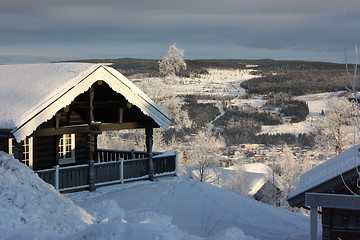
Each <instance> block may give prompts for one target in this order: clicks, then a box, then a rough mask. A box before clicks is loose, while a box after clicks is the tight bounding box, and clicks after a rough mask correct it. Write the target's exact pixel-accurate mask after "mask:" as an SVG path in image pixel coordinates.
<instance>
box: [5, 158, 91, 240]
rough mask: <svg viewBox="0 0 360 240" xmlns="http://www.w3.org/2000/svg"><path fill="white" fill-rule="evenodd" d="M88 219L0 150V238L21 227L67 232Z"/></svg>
mask: <svg viewBox="0 0 360 240" xmlns="http://www.w3.org/2000/svg"><path fill="white" fill-rule="evenodd" d="M92 222H93V218H92V216H90V215H89V214H87V213H86V212H85V211H84V210H83V209H81V208H79V207H78V206H76V205H75V204H74V203H73V202H72V201H70V200H69V199H67V198H66V197H64V196H63V195H61V194H59V193H58V192H57V191H55V190H54V188H53V187H52V186H50V185H48V184H47V183H45V182H43V181H42V180H41V179H40V178H39V177H38V176H37V175H36V174H35V173H34V172H33V171H32V170H31V169H30V168H29V167H27V166H26V165H24V164H22V163H20V162H19V161H18V160H16V159H14V157H13V156H12V155H8V154H6V153H4V152H0V239H3V238H5V237H7V236H10V235H12V234H14V233H17V232H21V231H22V232H26V234H28V233H27V232H41V233H44V234H45V233H49V234H60V235H61V234H69V233H74V232H77V231H79V230H82V229H84V228H85V227H86V226H88V224H91V223H92Z"/></svg>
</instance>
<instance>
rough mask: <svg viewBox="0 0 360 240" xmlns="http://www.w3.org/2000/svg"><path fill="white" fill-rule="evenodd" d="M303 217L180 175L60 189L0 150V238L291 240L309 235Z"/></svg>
mask: <svg viewBox="0 0 360 240" xmlns="http://www.w3.org/2000/svg"><path fill="white" fill-rule="evenodd" d="M69 198H70V199H71V200H70V199H69ZM74 203H75V204H74ZM79 206H80V207H79ZM84 209H85V210H86V211H85V210H84ZM308 223H309V219H308V218H307V217H305V216H302V215H299V214H295V213H291V212H287V211H285V210H281V209H278V208H275V207H272V206H269V205H266V204H263V203H260V202H257V201H255V200H252V199H249V198H245V197H241V196H240V195H238V194H235V193H231V192H229V191H226V190H224V189H220V188H216V187H214V186H212V185H209V184H204V183H200V182H197V181H194V180H191V179H184V178H179V177H173V178H162V179H160V180H159V181H156V182H149V181H141V182H134V183H128V184H123V185H114V186H109V187H104V188H99V189H97V190H96V191H95V192H91V193H90V192H79V193H72V194H67V195H65V196H64V195H61V194H59V193H57V192H56V191H55V190H54V188H53V187H51V186H49V185H48V184H46V183H44V182H42V181H41V180H40V179H39V177H38V176H37V175H36V174H34V173H33V172H32V171H31V170H30V169H29V168H28V167H26V166H25V165H23V164H21V163H19V162H18V161H17V160H16V159H14V158H13V157H12V156H10V155H8V154H5V153H3V152H1V153H0V239H16V240H35V239H36V240H65V239H72V240H84V239H92V240H102V239H107V240H111V239H113V240H117V239H126V240H132V239H134V240H135V239H166V240H168V239H170V240H180V239H184V240H185V239H186V240H191V239H194V240H222V239H226V240H253V239H266V240H271V239H293V240H294V239H296V240H297V239H304V238H305V236H307V235H308Z"/></svg>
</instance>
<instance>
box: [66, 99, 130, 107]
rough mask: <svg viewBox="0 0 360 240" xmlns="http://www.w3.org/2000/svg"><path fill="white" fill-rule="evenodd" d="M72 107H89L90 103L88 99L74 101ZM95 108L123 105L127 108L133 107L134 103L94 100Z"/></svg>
mask: <svg viewBox="0 0 360 240" xmlns="http://www.w3.org/2000/svg"><path fill="white" fill-rule="evenodd" d="M70 107H71V108H88V107H89V103H88V102H86V101H81V102H73V103H71V105H70ZM93 107H94V108H115V107H121V108H125V109H129V108H131V107H132V104H131V103H129V102H118V101H105V102H96V101H94V102H93Z"/></svg>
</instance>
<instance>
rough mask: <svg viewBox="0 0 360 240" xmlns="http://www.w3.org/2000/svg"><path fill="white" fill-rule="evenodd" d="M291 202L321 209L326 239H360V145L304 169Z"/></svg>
mask: <svg viewBox="0 0 360 240" xmlns="http://www.w3.org/2000/svg"><path fill="white" fill-rule="evenodd" d="M288 202H289V204H290V206H292V207H304V208H313V209H314V211H313V212H314V216H317V212H318V211H319V212H320V213H321V219H322V220H321V221H322V239H323V240H329V239H331V240H332V239H336V240H338V239H342V240H347V239H351V240H353V239H360V145H357V146H354V147H352V148H350V149H348V150H347V151H345V152H343V153H341V154H339V155H337V156H335V157H334V158H332V159H330V160H328V161H327V162H324V163H322V164H320V165H318V166H317V167H315V168H313V169H311V170H310V171H308V172H306V173H304V174H303V175H302V176H301V178H300V181H299V185H298V186H297V188H296V189H295V190H294V191H292V192H291V193H290V194H289V198H288ZM311 215H313V214H311ZM314 218H316V217H314ZM316 221H317V218H316V219H315V220H314V221H313V224H315V225H316ZM315 231H316V230H315V229H314V234H316V232H315ZM311 239H313V238H311Z"/></svg>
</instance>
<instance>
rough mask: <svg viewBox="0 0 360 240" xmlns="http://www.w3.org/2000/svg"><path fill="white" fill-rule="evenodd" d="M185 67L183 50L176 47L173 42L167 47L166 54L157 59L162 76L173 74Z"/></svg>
mask: <svg viewBox="0 0 360 240" xmlns="http://www.w3.org/2000/svg"><path fill="white" fill-rule="evenodd" d="M185 69H186V62H185V60H184V50H182V49H180V48H177V47H176V44H175V43H174V44H173V45H171V46H170V47H169V49H168V51H167V55H166V56H164V58H163V59H162V60H161V61H159V71H160V74H161V75H162V76H164V77H167V76H174V75H175V74H176V73H178V72H180V71H181V70H185Z"/></svg>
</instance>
